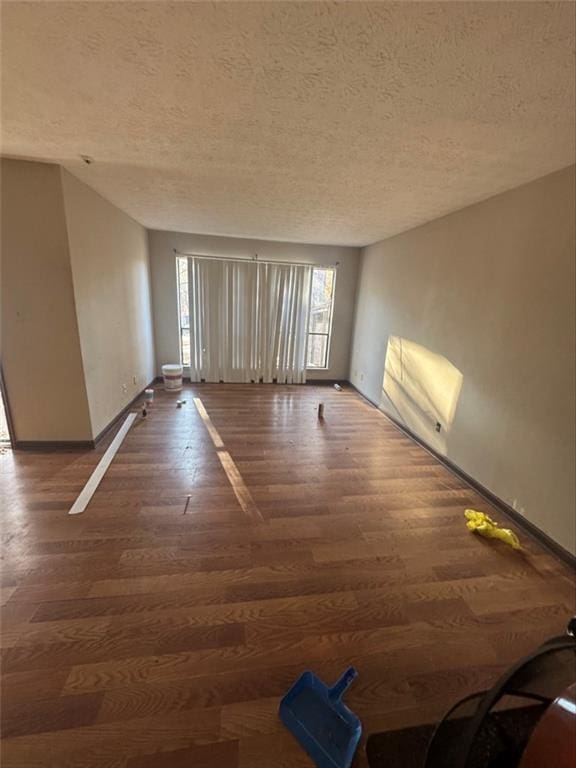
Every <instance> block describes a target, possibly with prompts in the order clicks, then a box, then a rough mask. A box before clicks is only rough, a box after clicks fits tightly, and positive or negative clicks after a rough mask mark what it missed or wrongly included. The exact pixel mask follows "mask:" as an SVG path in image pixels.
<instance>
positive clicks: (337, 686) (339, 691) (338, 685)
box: [328, 667, 358, 700]
mask: <svg viewBox="0 0 576 768" xmlns="http://www.w3.org/2000/svg"><path fill="white" fill-rule="evenodd" d="M357 677H358V670H357V669H355V668H354V667H348V669H347V670H346V672H344V673H343V674H342V675H340V677H339V678H338V680H337V681H336V682H335V683H334V685H333V686H332V688H330V691H329V693H328V695H329V696H330V698H331V699H332V700H337V699H340V698H341V697H342V696H343V695H344V693H345V692H346V689H347V688H348V687H349V686H350V685H351V683H352V682H353V681H354V680H355V679H356V678H357Z"/></svg>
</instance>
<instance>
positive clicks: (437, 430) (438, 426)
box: [435, 421, 442, 432]
mask: <svg viewBox="0 0 576 768" xmlns="http://www.w3.org/2000/svg"><path fill="white" fill-rule="evenodd" d="M435 429H436V432H440V430H441V429H442V424H440V422H439V421H437V422H436V427H435Z"/></svg>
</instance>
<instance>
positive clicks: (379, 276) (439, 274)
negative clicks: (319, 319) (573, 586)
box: [351, 167, 576, 552]
mask: <svg viewBox="0 0 576 768" xmlns="http://www.w3.org/2000/svg"><path fill="white" fill-rule="evenodd" d="M574 213H575V194H574V167H571V168H567V169H565V170H563V171H560V172H558V173H554V174H551V175H550V176H546V177H544V178H542V179H539V180H538V181H535V182H533V183H531V184H527V185H525V186H522V187H519V188H517V189H515V190H512V191H510V192H507V193H504V194H502V195H498V196H497V197H493V198H491V199H489V200H486V201H485V202H482V203H479V204H477V205H474V206H471V207H469V208H465V209H463V210H461V211H458V212H457V213H454V214H451V215H449V216H446V217H444V218H442V219H437V220H436V221H433V222H430V223H429V224H426V225H424V226H422V227H418V228H417V229H414V230H411V231H409V232H406V233H404V234H401V235H398V236H397V237H393V238H391V239H389V240H385V241H383V242H380V243H376V244H375V245H372V246H370V247H368V248H366V249H365V250H364V252H363V257H362V267H361V275H360V279H359V289H358V303H357V313H356V320H355V330H354V341H353V352H352V363H351V380H352V382H353V383H354V384H355V385H356V386H357V387H358V388H359V389H360V390H361V391H362V392H363V393H365V394H366V395H367V396H368V397H369V398H370V399H372V400H373V401H376V402H380V401H381V388H382V379H383V372H384V360H385V354H386V345H387V341H388V337H389V336H391V335H394V336H400V337H403V338H406V339H409V340H411V341H414V342H416V343H418V344H420V345H423V346H424V347H426V348H427V349H429V350H431V351H432V352H434V353H437V354H440V355H444V356H445V357H446V358H447V359H448V360H449V361H450V362H451V363H452V364H453V365H455V366H456V367H457V368H458V369H459V370H460V371H461V373H462V375H463V384H462V390H461V394H460V398H459V401H458V405H457V408H456V415H455V419H454V422H453V424H452V428H451V430H450V433H449V434H448V436H447V455H448V457H449V458H450V459H451V460H452V461H453V462H455V463H456V464H457V465H458V466H459V467H461V468H462V469H463V470H464V471H465V472H467V473H468V474H470V475H471V476H472V477H474V478H476V479H477V480H478V481H480V482H481V483H482V484H483V485H485V486H486V487H488V488H489V489H490V490H491V491H492V492H494V493H495V494H497V495H498V496H499V497H500V498H502V499H503V500H504V501H506V502H508V503H509V504H511V505H513V506H515V507H516V508H517V509H518V510H519V511H520V512H521V513H523V514H524V515H525V516H526V517H527V518H528V519H529V520H530V521H531V522H532V523H534V524H535V525H537V526H538V527H539V528H540V529H541V530H543V531H544V532H545V533H547V534H548V535H549V536H551V537H552V538H553V539H555V540H556V541H557V542H558V543H560V544H561V545H562V546H563V547H565V548H566V549H568V550H570V551H572V552H574V551H575V549H576V542H575V539H576V533H575V520H576V514H575V492H574V472H575V456H574V446H575V433H574V425H575V413H574V408H575V402H574V401H575V362H574V348H575V296H574V286H575V274H574V263H575V258H574V251H575V236H574ZM386 407H389V406H388V405H387V404H386V403H385V404H384V408H386ZM394 415H395V416H397V415H398V414H397V413H394Z"/></svg>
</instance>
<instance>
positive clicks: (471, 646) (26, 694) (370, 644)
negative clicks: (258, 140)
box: [0, 385, 574, 768]
mask: <svg viewBox="0 0 576 768" xmlns="http://www.w3.org/2000/svg"><path fill="white" fill-rule="evenodd" d="M184 396H185V397H186V399H187V403H186V405H185V406H184V407H183V408H181V409H177V408H176V406H175V400H176V397H175V396H173V395H168V394H165V393H163V392H161V391H157V395H156V402H155V404H154V406H153V408H152V411H151V413H150V415H149V417H148V418H147V419H146V420H138V421H137V422H136V424H135V426H134V427H133V429H132V430H131V432H130V433H129V435H128V437H127V438H126V440H125V442H124V444H123V446H122V448H121V450H120V452H119V453H118V455H117V457H116V459H115V461H114V462H113V464H112V466H111V467H110V469H109V470H108V472H107V473H106V476H105V478H104V480H103V481H102V483H101V485H100V487H99V489H98V490H97V492H96V494H95V496H94V497H93V500H92V502H91V503H90V505H89V507H88V509H87V510H86V512H85V513H84V514H82V515H79V516H77V517H68V516H67V511H68V509H69V507H70V506H71V505H72V503H73V501H74V500H75V498H76V496H77V494H78V493H79V492H80V490H81V489H82V487H83V485H84V483H85V482H86V480H87V479H88V477H89V475H90V472H91V471H92V469H93V467H94V466H95V465H96V463H97V462H98V460H99V458H100V456H101V454H102V452H103V450H104V449H105V445H102V446H101V447H100V448H99V449H98V450H97V451H92V452H85V453H79V452H62V453H54V452H46V453H42V452H34V453H28V452H26V453H12V452H8V453H5V454H4V455H2V456H1V457H0V464H1V467H2V489H3V499H4V500H3V504H2V538H3V545H4V546H3V550H4V563H3V568H2V604H3V608H2V657H3V684H2V729H3V745H2V765H3V767H4V768H24V766H26V768H36V767H40V766H42V768H45V767H46V766H50V768H52V767H53V768H69V767H70V768H72V767H73V766H78V767H80V766H81V767H82V768H92V767H96V766H97V767H98V768H165V767H168V766H169V767H170V768H179V766H186V768H191V767H192V766H193V767H194V768H209V767H210V768H211V767H212V766H214V768H272V767H274V768H281V767H282V766H286V768H299V767H300V766H302V767H304V766H309V765H310V762H309V761H308V759H307V758H306V757H305V755H304V754H303V753H302V752H301V750H300V749H299V747H298V746H297V745H296V744H295V743H294V742H293V740H292V738H291V737H290V735H288V734H287V733H286V732H285V731H284V730H283V728H282V726H281V725H280V723H279V721H278V718H277V707H278V701H279V698H280V696H281V695H282V694H283V693H284V691H285V690H286V689H287V687H288V686H289V685H290V683H291V682H292V681H293V680H294V679H295V678H296V677H297V676H298V675H299V674H300V672H301V671H302V670H303V669H305V668H312V669H314V670H315V671H316V672H318V673H319V674H320V675H321V676H323V677H324V678H325V679H326V680H327V681H330V680H332V679H334V678H336V677H337V676H338V674H339V672H340V671H342V670H343V669H344V668H345V667H346V666H347V665H349V664H355V665H356V666H357V667H358V669H359V672H360V676H359V680H358V681H357V682H356V684H355V685H354V687H353V688H352V689H351V691H350V693H349V696H348V702H349V704H350V706H351V707H352V708H353V709H354V710H355V711H356V712H357V713H358V714H359V715H360V717H361V718H362V720H363V723H364V729H365V733H366V734H369V733H370V732H373V731H376V730H382V729H384V728H391V727H402V726H406V725H412V724H416V723H420V722H426V721H429V720H431V719H435V718H437V717H439V716H440V715H441V714H442V712H443V711H444V710H445V709H446V708H447V707H448V706H449V705H450V704H451V703H452V702H453V701H454V700H455V699H457V698H458V697H461V696H464V695H465V694H467V693H469V692H471V691H474V690H476V689H481V688H483V687H485V686H488V685H490V684H491V682H492V681H493V680H494V678H495V676H497V675H498V674H499V673H500V672H501V671H502V670H503V669H504V668H505V667H506V666H507V665H508V664H510V662H512V661H513V660H514V659H516V658H517V657H518V656H520V655H521V654H523V653H526V652H527V651H529V650H530V649H531V648H532V647H534V646H535V645H537V644H538V643H539V642H541V641H543V640H544V639H546V638H547V637H549V636H551V635H553V634H555V633H559V632H562V631H563V630H564V627H565V624H566V620H567V617H568V616H569V615H570V613H571V612H573V610H574V585H573V581H572V579H571V574H570V573H569V572H568V571H567V569H566V568H565V567H564V566H563V565H562V564H560V563H559V562H558V561H556V560H555V559H554V558H553V557H552V556H550V555H549V554H547V553H546V552H544V551H543V550H542V549H541V548H540V547H539V546H538V545H537V544H535V543H534V542H533V541H531V540H530V539H528V538H527V537H526V536H523V535H522V534H520V535H521V538H522V541H523V544H524V545H525V548H524V550H523V552H521V553H517V552H513V551H512V550H510V549H507V548H506V547H505V546H503V545H500V544H499V543H494V542H487V541H484V540H482V539H479V538H477V537H475V536H473V535H472V534H470V533H468V532H467V530H466V528H465V525H464V517H463V510H464V508H466V507H474V508H478V509H483V510H485V511H487V512H489V513H490V512H492V510H491V509H490V508H489V506H488V505H487V504H486V503H485V502H483V501H482V499H480V498H479V497H478V495H477V494H476V493H475V492H474V491H473V490H471V489H470V488H468V487H467V486H466V485H464V484H463V483H462V482H461V481H460V480H458V479H456V478H455V477H453V476H452V475H451V474H450V473H449V472H448V471H447V470H446V469H444V468H443V467H442V466H441V465H440V464H439V463H438V462H437V461H436V460H435V459H433V458H432V457H431V456H430V455H428V454H427V453H426V452H425V451H424V450H422V449H421V448H420V447H418V446H417V445H415V444H414V443H413V442H412V441H411V440H409V439H408V438H407V437H405V436H404V435H403V434H402V433H401V432H399V431H398V430H397V429H396V428H395V427H394V426H393V425H392V424H391V423H390V422H389V421H388V420H387V419H386V418H385V417H384V416H383V415H381V414H380V413H379V412H378V411H377V410H375V409H374V408H372V407H371V406H369V405H368V404H367V403H365V402H364V401H363V400H362V399H361V398H360V397H358V396H357V395H356V394H355V393H354V392H352V391H350V390H344V391H343V392H340V393H339V392H336V391H335V390H333V389H331V388H327V387H317V386H316V387H315V386H306V387H284V386H273V385H261V386H254V385H252V386H245V385H201V386H196V387H194V388H192V387H187V388H186V392H185V395H184ZM193 397H199V398H200V399H201V403H202V405H203V406H204V409H205V414H204V416H205V415H207V417H208V419H209V423H208V422H207V421H206V418H203V414H202V409H200V410H199V409H198V408H197V407H196V406H195V404H194V401H193ZM320 401H322V402H324V403H325V409H326V410H325V419H324V421H322V422H321V421H319V420H318V419H317V415H316V408H317V405H318V402H320ZM217 436H219V437H220V438H221V442H222V443H223V446H221V447H220V448H217V445H216V443H217V442H218V440H217ZM223 452H225V455H224V453H223ZM188 496H190V502H189V504H188V508H187V509H186V500H187V497H188ZM494 514H495V515H496V516H497V517H499V518H500V519H501V518H502V516H501V515H498V514H497V513H494ZM356 762H357V765H358V766H362V765H365V762H364V758H363V755H362V753H360V754H359V756H358V759H357V761H356Z"/></svg>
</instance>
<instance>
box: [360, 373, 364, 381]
mask: <svg viewBox="0 0 576 768" xmlns="http://www.w3.org/2000/svg"><path fill="white" fill-rule="evenodd" d="M360 381H364V374H363V373H361V374H360Z"/></svg>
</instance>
